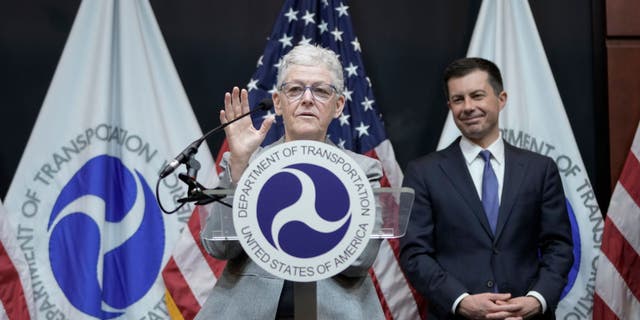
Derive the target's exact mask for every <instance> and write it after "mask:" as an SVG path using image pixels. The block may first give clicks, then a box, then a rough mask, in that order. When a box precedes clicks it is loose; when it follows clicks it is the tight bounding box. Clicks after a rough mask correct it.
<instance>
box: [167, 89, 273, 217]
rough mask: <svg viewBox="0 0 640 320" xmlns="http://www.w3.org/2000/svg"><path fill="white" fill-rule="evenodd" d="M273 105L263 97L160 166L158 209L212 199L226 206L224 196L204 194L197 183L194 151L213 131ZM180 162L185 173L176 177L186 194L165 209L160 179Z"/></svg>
mask: <svg viewBox="0 0 640 320" xmlns="http://www.w3.org/2000/svg"><path fill="white" fill-rule="evenodd" d="M272 107H273V101H272V100H271V99H270V98H265V99H262V101H260V103H259V104H258V105H257V106H256V107H255V108H253V110H251V111H249V112H247V113H244V114H242V115H240V116H239V117H237V118H235V119H233V120H231V121H229V122H227V123H224V124H221V125H219V126H217V127H215V128H213V129H211V130H209V131H208V132H207V133H205V134H204V135H203V136H202V137H200V138H198V139H196V140H195V141H193V142H192V143H191V144H189V145H188V146H187V147H186V148H185V149H184V150H182V152H180V153H179V154H178V155H177V156H176V157H175V158H174V159H173V160H172V161H171V162H170V163H169V164H167V165H166V166H164V168H162V170H161V171H160V174H159V176H160V179H158V181H157V183H156V200H157V201H158V205H159V206H160V209H161V210H162V211H163V212H164V213H167V214H171V213H174V212H176V211H178V210H180V208H182V206H184V205H185V204H186V203H188V202H195V204H196V205H204V204H208V203H211V202H214V201H219V202H220V203H222V204H224V205H226V206H230V205H229V204H227V203H224V202H222V201H220V200H221V199H222V198H224V196H219V195H210V194H205V193H204V192H203V191H204V190H208V189H207V188H205V187H204V186H203V185H201V184H200V183H198V181H197V176H198V170H200V168H201V165H200V162H198V160H196V158H195V155H196V153H198V148H199V147H200V145H201V144H202V142H204V141H205V140H206V139H207V138H208V137H209V136H211V135H212V134H214V133H217V132H220V131H222V130H224V128H226V127H227V126H228V125H230V124H232V123H234V122H236V121H238V120H240V119H242V118H244V117H246V116H249V115H251V114H253V113H255V112H258V111H268V110H270V109H271V108H272ZM181 164H184V165H185V166H186V167H187V173H186V174H184V173H180V174H178V178H179V179H180V180H181V181H182V182H184V183H185V184H186V185H187V186H188V190H187V196H186V197H184V198H181V199H178V203H180V205H179V206H178V207H176V208H175V209H173V210H166V209H165V208H164V207H163V206H162V202H161V201H160V196H159V189H160V180H162V179H164V178H166V177H167V176H168V175H170V174H171V173H173V171H175V170H176V168H177V167H178V166H180V165H181Z"/></svg>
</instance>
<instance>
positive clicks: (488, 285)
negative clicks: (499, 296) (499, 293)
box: [487, 280, 493, 288]
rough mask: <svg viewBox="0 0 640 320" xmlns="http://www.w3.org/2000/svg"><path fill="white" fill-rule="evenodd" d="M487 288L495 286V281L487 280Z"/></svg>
mask: <svg viewBox="0 0 640 320" xmlns="http://www.w3.org/2000/svg"><path fill="white" fill-rule="evenodd" d="M487 288H493V281H491V280H489V281H487Z"/></svg>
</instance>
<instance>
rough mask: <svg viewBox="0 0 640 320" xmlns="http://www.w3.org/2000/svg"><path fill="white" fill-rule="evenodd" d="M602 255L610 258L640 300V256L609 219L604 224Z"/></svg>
mask: <svg viewBox="0 0 640 320" xmlns="http://www.w3.org/2000/svg"><path fill="white" fill-rule="evenodd" d="M602 237H603V239H606V240H605V241H603V242H602V247H601V250H602V253H603V254H604V255H606V256H607V258H609V261H611V263H612V264H613V265H614V266H615V268H616V270H618V273H619V274H620V276H621V277H622V279H624V282H625V283H626V284H627V287H629V290H630V291H631V292H632V293H633V295H634V296H635V297H636V299H638V300H640V277H639V276H638V270H640V256H638V253H637V252H636V251H635V250H634V249H633V247H632V246H631V245H630V244H629V242H627V240H626V239H625V238H624V236H623V235H622V233H620V230H618V228H617V227H616V225H615V224H613V222H611V219H609V218H608V217H607V218H606V219H605V223H604V234H603V236H602Z"/></svg>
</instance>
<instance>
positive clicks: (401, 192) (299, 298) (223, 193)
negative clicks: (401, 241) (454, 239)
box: [198, 187, 415, 319]
mask: <svg viewBox="0 0 640 320" xmlns="http://www.w3.org/2000/svg"><path fill="white" fill-rule="evenodd" d="M234 192H235V190H233V189H211V190H204V191H203V193H204V194H205V195H206V196H209V197H212V198H221V200H219V201H218V202H221V203H222V204H226V205H228V206H229V207H230V205H231V204H232V203H233V194H234ZM373 194H374V197H375V200H376V220H375V221H376V222H375V226H374V228H373V231H372V233H371V239H392V238H400V237H403V236H404V234H405V232H406V230H407V224H408V222H409V216H410V214H411V207H412V206H413V200H414V196H415V194H414V191H413V189H411V188H406V187H404V188H374V189H373ZM216 206H218V207H219V206H220V204H216ZM198 211H199V212H200V226H201V230H200V232H201V233H200V236H201V238H202V241H205V242H207V241H229V240H237V239H238V237H237V235H236V232H235V228H234V226H233V213H232V210H231V209H230V208H229V209H228V210H198ZM294 314H295V319H317V300H316V283H315V282H294Z"/></svg>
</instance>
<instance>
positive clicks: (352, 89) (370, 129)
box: [163, 0, 425, 319]
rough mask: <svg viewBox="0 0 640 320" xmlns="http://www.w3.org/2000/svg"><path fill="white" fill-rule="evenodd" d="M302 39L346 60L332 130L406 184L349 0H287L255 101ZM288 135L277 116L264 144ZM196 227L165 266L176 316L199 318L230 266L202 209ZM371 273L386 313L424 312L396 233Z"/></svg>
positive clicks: (390, 183)
mask: <svg viewBox="0 0 640 320" xmlns="http://www.w3.org/2000/svg"><path fill="white" fill-rule="evenodd" d="M303 43H308V44H315V45H319V46H322V47H325V48H330V49H332V50H333V51H335V52H336V53H337V54H338V55H339V57H340V60H341V62H342V65H343V68H344V70H343V72H344V78H345V88H344V95H345V98H346V99H345V100H346V103H345V108H344V111H343V113H342V115H341V116H340V117H339V118H338V119H335V120H334V121H333V122H332V123H331V125H330V126H329V132H328V134H329V138H330V139H331V140H332V141H333V142H334V143H335V144H336V145H338V146H340V147H341V148H344V149H349V150H352V151H354V152H358V153H361V154H366V155H368V156H370V157H373V158H376V159H379V160H380V161H381V162H382V165H383V169H384V173H385V176H384V178H383V180H382V182H381V184H382V186H383V187H400V186H401V184H402V178H403V176H402V171H401V170H400V167H399V166H398V163H397V162H396V159H395V155H394V152H393V147H392V146H391V143H390V142H389V140H388V139H387V137H386V134H385V130H384V125H383V123H382V120H381V115H380V113H379V112H378V110H377V108H376V101H375V98H374V96H373V90H372V86H371V81H370V80H369V78H368V77H367V76H366V73H365V70H364V65H363V63H362V58H361V55H360V54H361V51H362V49H361V46H360V42H359V41H358V38H357V37H356V36H355V34H354V32H353V27H352V25H351V18H350V12H349V6H348V5H347V3H346V1H344V0H342V1H333V0H288V1H286V2H285V4H284V6H283V8H282V10H281V11H280V14H279V15H278V19H277V21H276V23H275V26H274V28H273V31H272V33H271V35H270V37H269V39H268V41H267V45H266V48H265V50H264V53H263V55H262V56H260V58H259V59H258V62H257V70H256V72H255V73H254V74H253V76H252V77H251V79H250V80H249V83H248V84H247V90H248V91H249V101H250V102H251V103H253V104H257V103H256V102H257V101H261V100H262V99H264V98H270V97H271V94H272V93H273V92H274V91H275V90H277V89H276V75H277V71H278V66H279V64H280V63H281V61H282V56H283V55H285V54H286V53H287V52H289V50H291V49H292V48H293V47H294V46H296V45H298V44H303ZM272 114H273V112H272V111H268V112H263V113H262V114H260V113H256V114H255V116H254V118H253V121H254V125H255V126H256V127H259V126H260V124H261V123H262V121H263V119H264V118H265V117H267V116H271V115H272ZM283 135H284V126H283V123H282V119H281V118H280V117H277V118H276V123H275V125H274V126H272V128H271V130H270V131H269V133H268V135H267V137H266V139H265V141H264V142H263V145H268V144H271V143H272V142H274V141H276V140H278V139H279V138H280V137H281V136H283ZM226 150H227V147H226V142H225V143H224V144H223V147H222V148H221V150H220V153H219V155H218V163H219V160H220V156H221V155H222V153H223V152H224V151H226ZM196 211H197V209H196ZM185 230H186V229H185ZM189 231H190V232H184V233H183V236H182V239H181V240H180V242H179V243H178V244H177V247H176V249H175V250H174V254H173V257H172V258H171V259H170V261H169V263H168V264H167V266H166V268H165V269H164V271H163V277H164V280H165V284H166V287H167V301H168V306H169V310H170V313H171V315H172V317H173V318H174V319H176V318H178V319H179V318H184V319H191V318H193V317H194V316H195V314H196V313H197V312H198V310H199V309H200V307H201V306H202V305H203V304H204V302H205V300H206V298H207V297H208V295H209V292H210V290H211V289H212V288H213V286H214V284H215V282H216V279H217V277H219V276H220V273H221V272H222V270H223V269H224V262H223V261H218V260H215V259H214V258H212V257H210V256H208V255H207V253H206V252H205V251H204V249H203V247H202V245H201V244H200V241H199V239H200V237H199V231H200V221H199V218H198V214H197V212H194V214H193V216H192V217H191V219H190V221H189ZM369 273H370V275H371V278H372V280H373V282H374V284H375V286H376V290H377V292H378V296H379V298H380V303H381V306H382V308H383V310H384V312H385V315H386V317H387V319H419V318H424V310H425V308H424V303H423V301H422V299H421V297H419V295H418V294H417V293H416V292H415V291H414V290H413V289H412V288H411V287H410V285H409V284H408V282H407V280H406V279H405V277H404V274H403V272H402V270H401V269H400V266H399V263H398V241H397V240H387V241H384V242H383V244H382V246H381V248H380V251H379V253H378V258H377V260H376V262H375V263H374V265H373V266H372V268H371V269H370V272H369Z"/></svg>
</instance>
